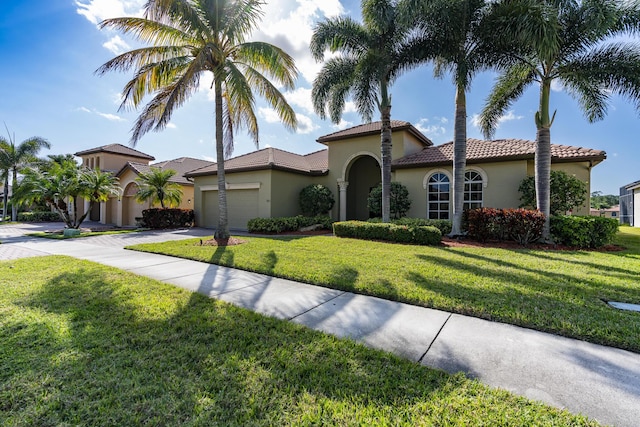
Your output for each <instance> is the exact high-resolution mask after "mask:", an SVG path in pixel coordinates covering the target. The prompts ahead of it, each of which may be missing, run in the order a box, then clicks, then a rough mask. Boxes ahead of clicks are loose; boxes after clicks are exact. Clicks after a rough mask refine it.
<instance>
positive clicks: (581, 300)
mask: <svg viewBox="0 0 640 427" xmlns="http://www.w3.org/2000/svg"><path fill="white" fill-rule="evenodd" d="M242 239H245V240H246V241H247V243H245V244H242V245H239V246H230V247H226V248H218V247H212V246H199V240H198V239H191V240H182V241H173V242H166V243H158V244H143V245H137V246H134V247H133V248H134V249H137V250H142V251H149V252H155V253H162V254H168V255H173V256H178V257H183V258H189V259H194V260H198V261H204V262H209V263H214V264H221V265H226V266H230V267H235V268H240V269H243V270H250V271H256V272H260V273H264V274H268V275H273V276H278V277H286V278H289V279H293V280H298V281H302V282H306V283H313V284H318V285H322V286H327V287H330V288H336V289H342V290H347V291H352V292H357V293H362V294H367V295H375V296H378V297H381V298H386V299H390V300H397V301H403V302H407V303H410V304H416V305H420V306H424V307H433V308H438V309H441V310H446V311H450V312H454V313H461V314H466V315H471V316H476V317H480V318H484V319H491V320H496V321H501V322H505V323H511V324H514V325H520V326H525V327H529V328H533V329H537V330H541V331H548V332H553V333H556V334H560V335H564V336H569V337H574V338H579V339H584V340H587V341H591V342H594V343H600V344H605V345H611V346H615V347H619V348H624V349H628V350H631V351H635V352H640V313H634V312H628V311H620V310H617V309H614V308H611V307H609V306H608V305H607V304H605V303H604V302H603V300H605V301H610V300H613V301H622V302H627V303H635V304H640V229H638V228H631V227H622V228H621V229H620V233H619V235H618V238H617V239H618V240H617V243H618V244H621V245H624V246H625V247H627V250H625V251H622V252H594V251H541V250H526V249H518V250H508V249H492V248H445V247H423V246H411V245H398V244H389V243H380V242H368V241H362V240H354V239H341V238H336V237H330V236H317V237H315V236H314V237H300V238H294V237H288V238H253V237H247V238H245V237H242Z"/></svg>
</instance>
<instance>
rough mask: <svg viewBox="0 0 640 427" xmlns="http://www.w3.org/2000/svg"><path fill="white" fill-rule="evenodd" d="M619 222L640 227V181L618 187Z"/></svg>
mask: <svg viewBox="0 0 640 427" xmlns="http://www.w3.org/2000/svg"><path fill="white" fill-rule="evenodd" d="M620 223H621V224H628V225H630V226H632V227H640V181H635V182H632V183H631V184H627V185H625V186H623V187H620Z"/></svg>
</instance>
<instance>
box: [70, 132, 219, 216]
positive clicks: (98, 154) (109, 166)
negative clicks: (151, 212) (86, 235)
mask: <svg viewBox="0 0 640 427" xmlns="http://www.w3.org/2000/svg"><path fill="white" fill-rule="evenodd" d="M75 155H76V156H78V157H80V158H81V159H82V165H83V166H85V167H88V168H98V169H101V170H102V171H108V172H111V173H113V174H114V175H115V176H116V177H117V178H118V180H119V185H120V187H121V188H122V190H123V192H122V196H121V197H111V198H110V199H109V200H108V201H107V202H103V203H100V204H95V205H94V211H93V212H90V214H89V219H91V220H93V221H99V222H100V223H102V224H115V225H117V226H120V227H122V226H133V225H136V218H137V217H141V216H142V211H143V210H144V209H148V208H150V207H153V206H151V204H150V203H149V202H145V203H139V202H137V201H136V200H135V196H136V193H137V191H138V186H137V184H136V183H135V179H136V178H137V177H138V176H139V174H140V173H141V172H147V171H149V170H150V168H152V167H158V168H161V169H172V170H175V171H176V174H175V175H174V176H173V178H172V179H171V180H172V181H173V182H176V183H178V184H180V186H181V189H182V202H181V204H180V206H177V207H179V208H182V209H193V200H194V191H193V183H192V182H191V181H189V180H187V179H186V178H185V177H184V174H185V173H186V172H188V171H191V170H194V169H198V168H203V167H205V166H208V165H211V164H212V162H209V161H206V160H199V159H193V158H190V157H181V158H179V159H174V160H168V161H163V162H157V163H151V162H152V161H153V160H155V158H154V157H153V156H150V155H148V154H145V153H142V152H141V151H138V150H135V149H133V148H129V147H126V146H124V145H121V144H110V145H105V146H101V147H96V148H91V149H89V150H84V151H79V152H77V153H75ZM88 207H89V202H87V201H84V202H83V203H77V209H78V211H79V213H80V214H82V213H84V212H86V210H87V209H88Z"/></svg>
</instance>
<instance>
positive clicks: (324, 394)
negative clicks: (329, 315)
mask: <svg viewBox="0 0 640 427" xmlns="http://www.w3.org/2000/svg"><path fill="white" fill-rule="evenodd" d="M0 288H1V289H2V292H0V425H3V426H16V425H25V426H26V425H29V426H30V425H127V426H129V425H166V426H172V425H175V426H212V425H219V426H247V425H250V426H261V425H264V426H280V425H332V426H333V425H338V426H339V425H398V426H400V425H404V426H426V425H458V426H461V425H486V426H494V425H497V426H499V425H518V426H520V425H557V426H560V425H563V426H564V425H596V424H595V423H594V422H590V421H588V420H586V419H584V418H581V417H577V416H573V415H571V414H569V413H567V412H566V411H561V410H559V409H554V408H550V407H547V406H544V405H542V404H540V403H534V402H531V401H528V400H526V399H524V398H520V397H516V396H513V395H511V394H509V393H507V392H506V391H500V390H493V389H490V388H488V387H486V386H483V385H481V384H479V383H478V382H476V381H471V380H468V379H466V378H465V377H464V376H463V375H460V374H459V375H454V376H451V375H448V374H446V373H443V372H441V371H436V370H431V369H428V368H425V367H422V366H420V365H418V364H415V363H412V362H409V361H406V360H403V359H401V358H399V357H396V356H393V355H391V354H388V353H384V352H381V351H377V350H372V349H369V348H367V347H364V346H363V345H359V344H356V343H354V342H352V341H348V340H340V339H338V338H335V337H332V336H329V335H325V334H323V333H320V332H315V331H312V330H309V329H307V328H305V327H303V326H300V325H296V324H294V323H289V322H285V321H280V320H277V319H274V318H268V317H264V316H261V315H259V314H256V313H252V312H250V311H247V310H244V309H240V308H237V307H234V306H231V305H229V304H226V303H224V302H220V301H216V300H211V299H208V298H206V297H204V296H202V295H199V294H193V293H189V292H187V291H184V290H182V289H179V288H176V287H174V286H170V285H165V284H162V283H160V282H157V281H154V280H151V279H147V278H143V277H140V276H135V275H132V274H129V273H126V272H123V271H121V270H117V269H114V268H110V267H105V266H100V265H98V264H94V263H91V262H87V261H79V260H75V259H72V258H67V257H43V258H29V259H23V260H16V261H4V262H0Z"/></svg>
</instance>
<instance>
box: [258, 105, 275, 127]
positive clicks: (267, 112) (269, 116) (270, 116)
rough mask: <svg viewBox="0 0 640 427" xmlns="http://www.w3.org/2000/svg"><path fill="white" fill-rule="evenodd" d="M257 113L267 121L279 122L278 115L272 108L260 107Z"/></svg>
mask: <svg viewBox="0 0 640 427" xmlns="http://www.w3.org/2000/svg"><path fill="white" fill-rule="evenodd" d="M258 115H259V116H260V117H262V118H263V119H264V121H265V122H267V123H280V117H279V116H278V113H276V111H275V110H274V109H273V108H268V107H260V108H258Z"/></svg>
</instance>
